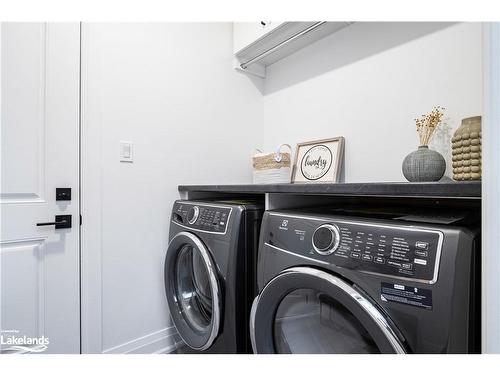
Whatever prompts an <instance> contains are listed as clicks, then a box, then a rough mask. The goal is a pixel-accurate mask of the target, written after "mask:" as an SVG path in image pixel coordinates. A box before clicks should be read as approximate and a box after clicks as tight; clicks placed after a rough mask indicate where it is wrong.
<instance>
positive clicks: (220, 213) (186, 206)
mask: <svg viewBox="0 0 500 375" xmlns="http://www.w3.org/2000/svg"><path fill="white" fill-rule="evenodd" d="M230 214H231V208H229V207H221V206H212V205H205V204H195V203H180V202H176V203H175V204H174V209H173V212H172V221H173V222H175V223H177V224H180V225H183V226H185V227H188V228H193V229H197V230H202V231H205V232H215V233H224V232H226V228H227V222H228V220H229V216H230Z"/></svg>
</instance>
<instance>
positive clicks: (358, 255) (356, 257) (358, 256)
mask: <svg viewBox="0 0 500 375" xmlns="http://www.w3.org/2000/svg"><path fill="white" fill-rule="evenodd" d="M351 258H354V259H360V258H361V254H360V253H351Z"/></svg>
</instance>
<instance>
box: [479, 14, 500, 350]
mask: <svg viewBox="0 0 500 375" xmlns="http://www.w3.org/2000/svg"><path fill="white" fill-rule="evenodd" d="M482 133H483V136H482V139H483V149H482V151H483V154H482V156H483V182H482V351H483V353H500V245H499V244H500V193H499V192H500V23H498V22H494V23H485V24H483V129H482Z"/></svg>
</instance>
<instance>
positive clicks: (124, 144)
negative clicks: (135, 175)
mask: <svg viewBox="0 0 500 375" xmlns="http://www.w3.org/2000/svg"><path fill="white" fill-rule="evenodd" d="M133 146H134V144H133V143H132V142H128V141H120V162H124V163H132V162H133V161H134V147H133Z"/></svg>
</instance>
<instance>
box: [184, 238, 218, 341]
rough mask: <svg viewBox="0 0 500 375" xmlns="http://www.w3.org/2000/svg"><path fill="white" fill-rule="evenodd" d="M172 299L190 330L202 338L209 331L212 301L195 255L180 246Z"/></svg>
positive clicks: (200, 261)
mask: <svg viewBox="0 0 500 375" xmlns="http://www.w3.org/2000/svg"><path fill="white" fill-rule="evenodd" d="M175 274H176V297H177V301H178V303H179V307H180V310H181V314H182V315H183V316H184V318H185V320H186V322H187V323H188V325H189V326H190V327H191V329H192V330H193V331H195V332H197V333H199V334H202V335H203V334H206V333H208V332H209V331H210V329H211V320H212V311H213V300H212V292H211V290H210V280H209V276H208V270H207V268H206V266H205V262H204V261H203V257H202V256H201V254H200V253H199V251H197V250H195V248H193V246H191V245H184V246H183V247H182V248H181V249H180V251H179V254H178V256H177V262H176V265H175Z"/></svg>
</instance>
